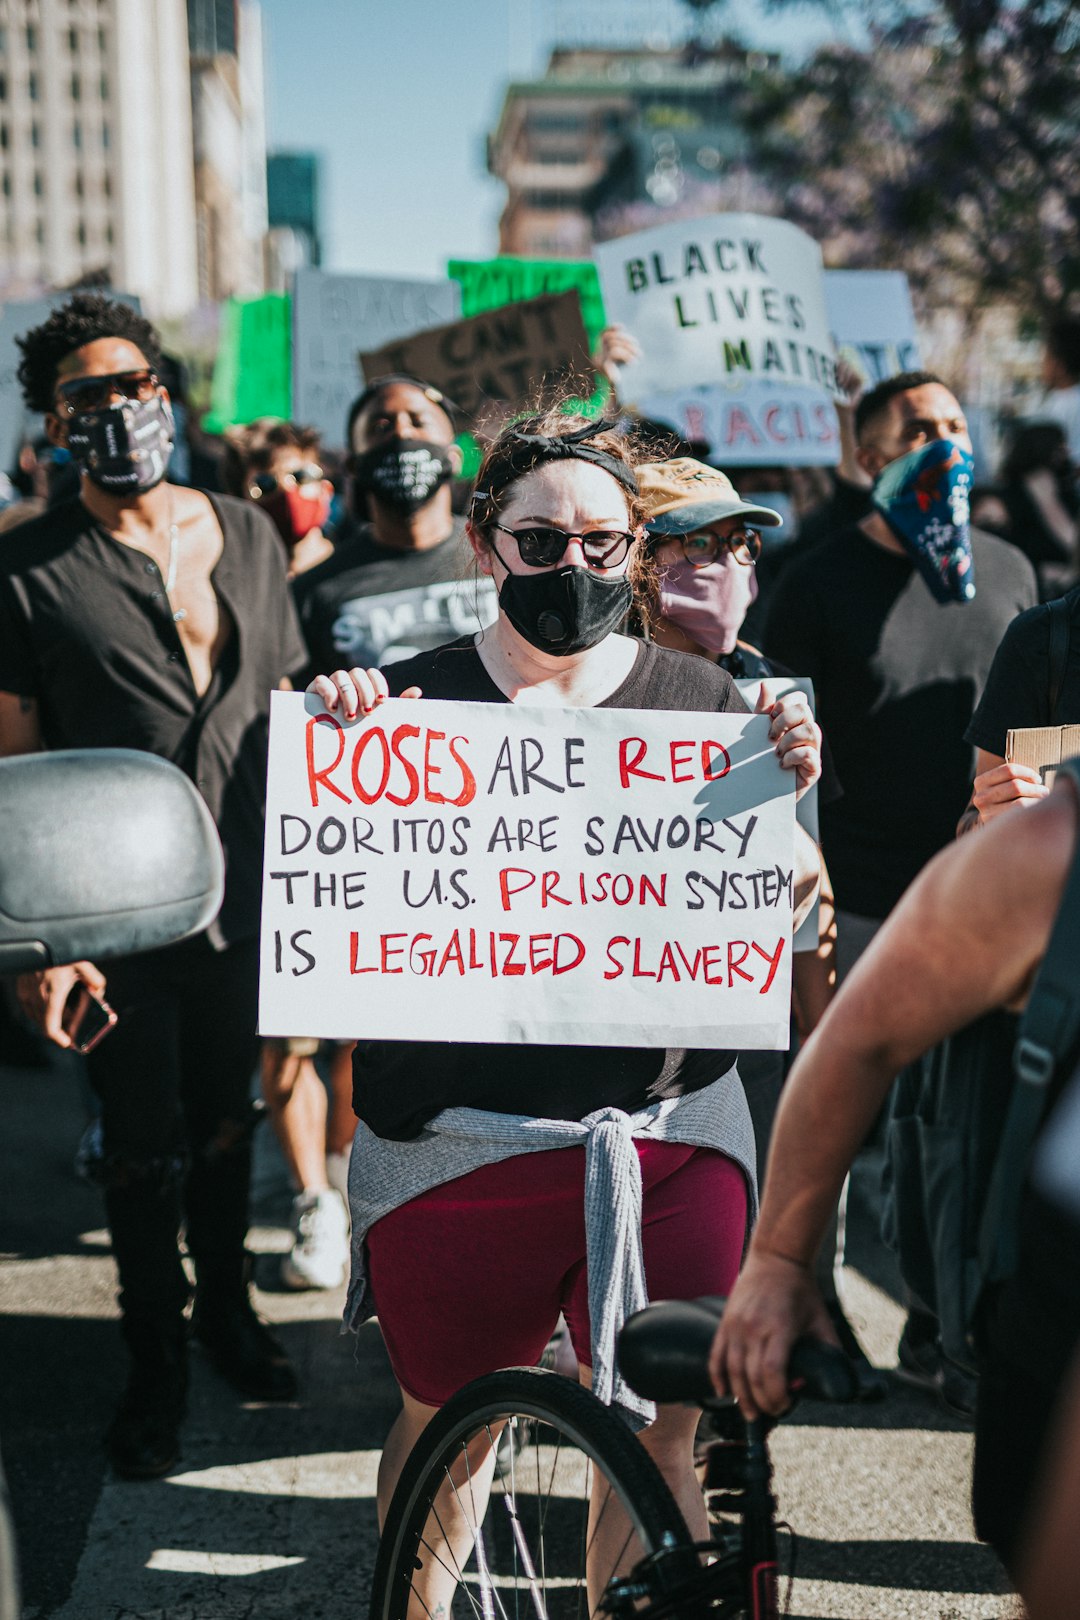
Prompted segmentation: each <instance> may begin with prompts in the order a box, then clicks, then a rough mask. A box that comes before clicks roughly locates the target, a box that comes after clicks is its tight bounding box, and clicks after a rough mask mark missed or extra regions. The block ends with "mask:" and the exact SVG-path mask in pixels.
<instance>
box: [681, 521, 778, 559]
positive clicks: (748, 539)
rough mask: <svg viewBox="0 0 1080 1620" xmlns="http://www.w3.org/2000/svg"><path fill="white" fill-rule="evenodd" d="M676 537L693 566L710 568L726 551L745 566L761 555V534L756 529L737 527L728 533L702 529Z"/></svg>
mask: <svg viewBox="0 0 1080 1620" xmlns="http://www.w3.org/2000/svg"><path fill="white" fill-rule="evenodd" d="M676 538H677V539H678V542H679V547H680V549H681V551H682V554H683V556H684V557H685V558H686V561H687V562H688V563H690V565H691V566H692V567H693V568H708V566H709V564H710V563H714V562H715V561H716V559H717V558H718V557H722V556H724V554H725V553H730V555H731V556H732V557H734V559H735V561H736V562H737V563H742V565H743V567H744V568H751V567H753V565H754V563H756V562H757V560H758V558H759V557H760V556H761V536H760V534H758V532H757V530H756V529H736V530H735V532H734V533H733V534H728V535H719V534H713V532H712V530H711V529H702V530H701V531H700V532H699V533H698V534H680V535H678V536H676Z"/></svg>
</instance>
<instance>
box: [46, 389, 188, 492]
mask: <svg viewBox="0 0 1080 1620" xmlns="http://www.w3.org/2000/svg"><path fill="white" fill-rule="evenodd" d="M175 437H176V429H175V426H174V423H173V415H172V411H171V410H170V409H169V405H168V401H167V400H164V399H162V397H161V395H160V394H155V395H154V397H153V398H152V399H125V400H123V401H122V403H121V404H119V405H106V406H104V407H103V408H102V409H101V410H98V411H79V412H77V413H76V415H75V416H73V417H72V418H71V423H70V425H69V427H68V449H69V450H70V451H71V455H72V459H73V460H74V461H75V463H76V465H77V466H78V468H79V471H80V472H83V473H85V474H86V476H87V478H89V480H90V482H91V483H92V484H96V485H97V486H98V488H99V489H103V490H105V491H106V492H107V493H108V494H110V495H139V494H142V493H143V492H144V491H145V490H148V489H153V488H154V486H155V485H156V484H160V483H161V480H162V479H163V478H164V477H165V474H166V473H167V472H168V470H169V457H170V456H171V455H172V447H173V441H174V439H175Z"/></svg>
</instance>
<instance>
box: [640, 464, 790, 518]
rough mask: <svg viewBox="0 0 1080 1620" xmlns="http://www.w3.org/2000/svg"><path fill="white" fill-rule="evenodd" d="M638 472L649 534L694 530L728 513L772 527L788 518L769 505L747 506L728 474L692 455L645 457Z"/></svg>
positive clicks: (727, 516)
mask: <svg viewBox="0 0 1080 1620" xmlns="http://www.w3.org/2000/svg"><path fill="white" fill-rule="evenodd" d="M634 471H635V473H636V474H637V481H638V488H639V489H640V491H641V496H642V499H643V500H644V502H645V510H646V516H645V527H646V528H647V529H648V531H649V533H650V534H655V535H664V534H692V533H693V532H694V530H695V529H704V528H706V527H707V526H708V525H709V524H710V523H719V522H720V520H721V518H729V517H746V518H749V519H750V520H751V522H753V523H754V524H755V525H759V526H761V527H764V528H770V529H775V528H779V526H780V525H781V524H782V523H783V521H784V520H783V518H782V517H781V516H780V514H779V512H773V511H772V510H771V509H770V508H769V507H767V506H751V505H749V504H748V503H747V502H746V501H744V500H743V499H742V498H741V497H740V495H739V492H738V490H737V489H736V488H735V486H734V484H733V483H732V482H731V479H730V478H726V477H725V476H724V474H723V473H722V472H720V471H719V470H718V469H717V468H716V467H707V466H706V465H705V463H704V462H703V461H694V460H693V459H692V457H690V456H676V457H675V458H674V460H672V461H646V462H643V463H642V464H641V466H639V467H636V468H635V469H634Z"/></svg>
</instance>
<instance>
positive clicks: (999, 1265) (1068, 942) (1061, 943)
mask: <svg viewBox="0 0 1080 1620" xmlns="http://www.w3.org/2000/svg"><path fill="white" fill-rule="evenodd" d="M1058 775H1059V776H1061V775H1065V776H1068V777H1069V778H1070V779H1071V781H1072V785H1073V789H1074V791H1075V793H1076V798H1077V803H1078V804H1080V758H1076V759H1070V760H1066V761H1065V763H1064V764H1062V765H1059V766H1058ZM1078 1042H1080V840H1078V842H1077V848H1076V853H1075V854H1074V856H1073V863H1072V868H1071V870H1070V872H1069V876H1068V879H1067V881H1066V884H1065V890H1064V893H1063V895H1062V899H1061V904H1060V906H1059V907H1058V914H1057V917H1056V919H1055V922H1054V926H1053V929H1052V931H1051V934H1050V940H1049V943H1048V944H1047V947H1046V954H1045V956H1044V957H1043V959H1042V964H1041V966H1040V968H1039V971H1038V973H1037V975H1036V978H1035V983H1034V985H1033V986H1032V990H1031V995H1030V997H1029V999H1028V1004H1027V1006H1026V1007H1025V1009H1024V1013H1023V1017H1022V1018H1021V1020H1020V1029H1019V1032H1018V1035H1017V1041H1016V1047H1015V1049H1014V1051H1013V1068H1014V1071H1015V1073H1016V1085H1015V1087H1014V1088H1013V1094H1012V1100H1011V1102H1010V1104H1009V1112H1008V1116H1007V1118H1006V1120H1005V1128H1004V1130H1003V1131H1002V1135H1001V1142H1000V1144H999V1146H998V1151H997V1157H996V1158H995V1160H994V1168H993V1172H992V1174H991V1178H990V1188H989V1192H988V1194H987V1199H986V1206H985V1208H984V1210H983V1216H982V1221H981V1224H980V1227H979V1269H980V1272H981V1274H982V1278H983V1281H984V1282H997V1281H999V1280H1000V1279H1002V1278H1003V1277H1008V1276H1010V1275H1011V1274H1012V1272H1013V1271H1014V1270H1015V1268H1016V1252H1017V1238H1018V1232H1019V1213H1020V1199H1021V1195H1022V1193H1023V1189H1024V1181H1025V1178H1026V1176H1027V1168H1028V1160H1029V1158H1030V1155H1031V1149H1032V1147H1033V1145H1034V1142H1035V1138H1036V1136H1037V1135H1038V1133H1039V1127H1040V1126H1041V1124H1042V1122H1043V1119H1044V1117H1045V1114H1046V1105H1047V1097H1048V1094H1049V1087H1050V1082H1051V1081H1052V1080H1053V1078H1054V1075H1055V1073H1056V1072H1057V1070H1058V1067H1059V1065H1060V1064H1061V1063H1062V1061H1063V1060H1064V1059H1065V1058H1067V1057H1068V1056H1069V1055H1070V1053H1071V1052H1072V1051H1073V1050H1074V1049H1075V1048H1076V1046H1077V1044H1078Z"/></svg>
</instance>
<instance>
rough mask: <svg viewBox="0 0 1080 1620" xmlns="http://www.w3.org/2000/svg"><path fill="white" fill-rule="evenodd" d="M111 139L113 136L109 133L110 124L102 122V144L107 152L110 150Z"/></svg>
mask: <svg viewBox="0 0 1080 1620" xmlns="http://www.w3.org/2000/svg"><path fill="white" fill-rule="evenodd" d="M110 139H111V136H110V135H109V126H108V124H102V126H101V144H102V146H103V147H104V148H105V151H106V152H107V151H108V150H109V141H110Z"/></svg>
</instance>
